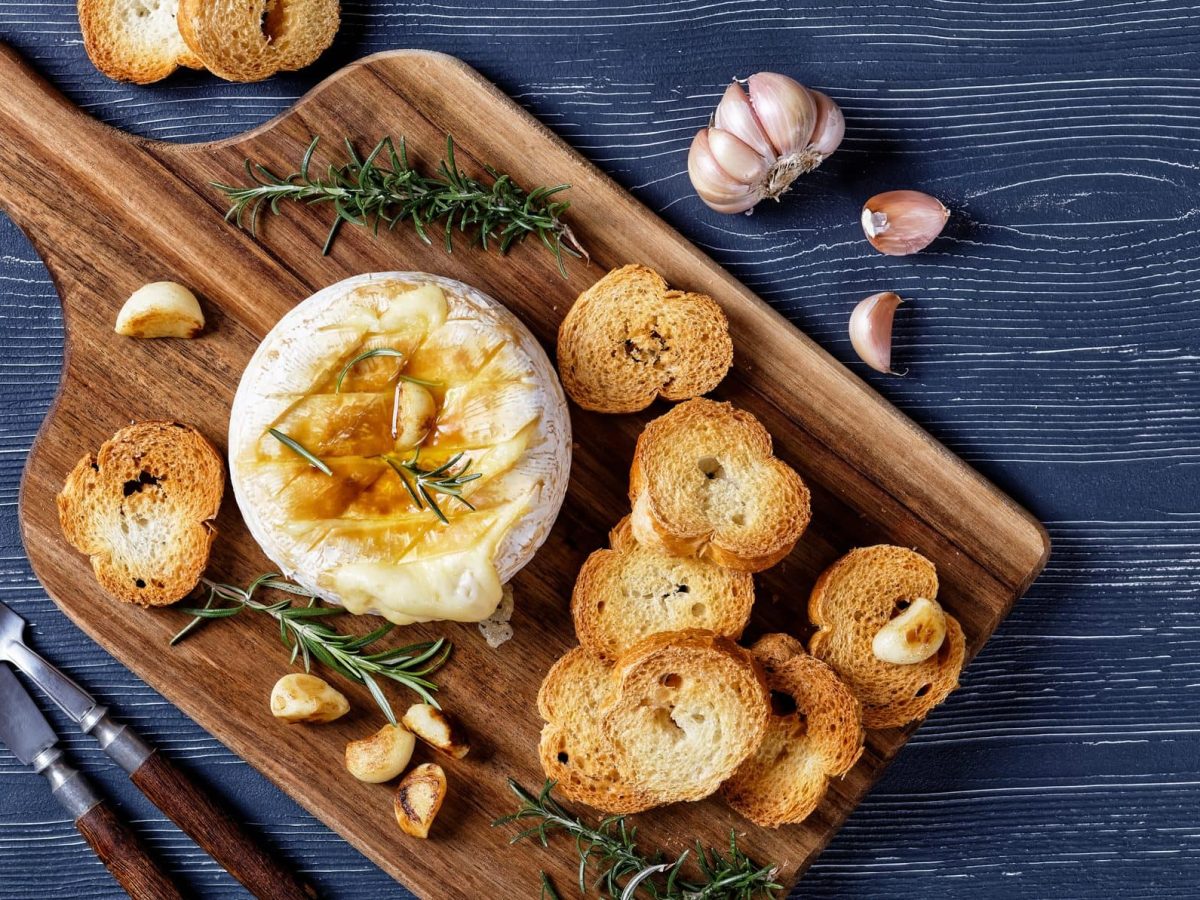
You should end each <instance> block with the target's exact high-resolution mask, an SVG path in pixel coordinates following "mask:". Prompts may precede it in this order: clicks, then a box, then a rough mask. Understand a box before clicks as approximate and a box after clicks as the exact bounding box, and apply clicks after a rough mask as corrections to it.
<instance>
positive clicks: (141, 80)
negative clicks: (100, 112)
mask: <svg viewBox="0 0 1200 900" xmlns="http://www.w3.org/2000/svg"><path fill="white" fill-rule="evenodd" d="M178 8H179V0H79V29H80V31H81V32H82V33H83V46H84V49H85V50H87V55H88V56H89V57H90V58H91V60H92V64H93V65H95V67H96V68H97V69H99V70H100V71H101V72H103V73H104V74H105V75H107V76H108V77H109V78H112V79H115V80H117V81H132V82H134V83H135V84H150V83H151V82H155V81H161V80H162V79H164V78H166V77H167V76H168V75H170V74H171V73H172V72H174V71H175V70H176V69H177V68H178V67H179V66H187V67H189V68H193V69H202V68H204V64H203V63H202V62H201V61H200V60H199V58H198V57H197V56H196V55H195V54H194V53H193V52H192V51H191V49H190V48H189V47H188V45H187V44H186V43H185V42H184V40H183V37H182V35H180V33H179V25H178V24H177V21H176V16H177V14H178Z"/></svg>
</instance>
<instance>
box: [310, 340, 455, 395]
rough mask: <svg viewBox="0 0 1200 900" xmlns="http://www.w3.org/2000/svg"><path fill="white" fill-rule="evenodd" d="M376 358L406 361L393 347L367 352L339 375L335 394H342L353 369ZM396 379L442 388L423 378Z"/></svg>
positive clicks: (399, 377) (405, 377) (403, 376)
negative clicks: (388, 357) (387, 357)
mask: <svg viewBox="0 0 1200 900" xmlns="http://www.w3.org/2000/svg"><path fill="white" fill-rule="evenodd" d="M376 356H395V357H399V358H400V359H404V354H403V353H401V352H400V351H399V350H393V349H392V348H391V347H376V348H375V349H374V350H367V351H366V352H364V353H360V354H358V356H356V357H354V359H352V360H350V362H348V363H346V365H345V366H344V367H343V368H342V371H341V372H340V373H339V374H338V377H337V381H336V382H334V385H333V392H334V393H335V394H340V393H341V392H342V382H343V381H345V380H346V376H347V375H349V374H350V370H351V369H353V368H354V367H355V366H357V365H358V364H359V363H360V362H363V361H364V360H368V359H373V358H374V357H376ZM396 378H398V379H399V380H400V381H409V382H412V383H413V384H420V385H423V386H425V387H440V385H439V384H438V383H437V382H436V381H425V380H423V379H421V378H413V377H412V376H411V375H404V374H400V375H397V376H396Z"/></svg>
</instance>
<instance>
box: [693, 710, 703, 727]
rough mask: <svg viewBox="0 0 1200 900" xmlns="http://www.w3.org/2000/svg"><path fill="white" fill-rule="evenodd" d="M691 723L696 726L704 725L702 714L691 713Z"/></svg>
mask: <svg viewBox="0 0 1200 900" xmlns="http://www.w3.org/2000/svg"><path fill="white" fill-rule="evenodd" d="M692 721H693V722H695V723H696V724H697V725H703V724H704V713H692Z"/></svg>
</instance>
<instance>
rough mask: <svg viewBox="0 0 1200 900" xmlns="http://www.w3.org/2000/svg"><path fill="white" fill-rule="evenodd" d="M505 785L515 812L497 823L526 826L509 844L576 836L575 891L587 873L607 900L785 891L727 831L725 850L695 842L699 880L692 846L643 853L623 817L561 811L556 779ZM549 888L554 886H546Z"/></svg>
mask: <svg viewBox="0 0 1200 900" xmlns="http://www.w3.org/2000/svg"><path fill="white" fill-rule="evenodd" d="M508 786H509V788H510V789H511V790H512V792H513V793H514V794H515V795H516V796H517V799H518V800H519V801H520V806H519V807H518V808H517V811H516V812H514V813H512V814H510V815H507V816H504V817H502V818H500V819H497V820H496V821H495V822H493V823H492V824H493V826H495V825H508V824H513V823H516V824H518V825H522V826H524V827H523V829H522V830H521V831H520V832H518V833H517V835H516V836H515V837H513V839H512V841H511V842H510V843H514V844H515V843H516V842H517V841H520V840H522V839H523V838H532V839H534V840H537V841H538V842H540V843H541V845H542V846H543V847H548V846H549V841H550V836H551V835H552V834H554V833H555V832H563V833H565V834H568V835H570V836H571V837H572V838H574V839H575V848H576V851H577V852H578V855H579V864H578V868H579V892H580V895H581V896H584V897H586V896H588V894H589V884H588V876H589V873H590V872H591V870H592V868H593V867H594V868H595V875H594V878H593V881H592V884H591V885H590V887H592V888H595V890H596V892H597V893H598V894H599V896H600V897H603V898H609V900H632V898H634V897H649V898H652V900H753V898H759V897H764V898H773V897H775V895H776V894H777V893H778V892H779V891H782V890H783V885H781V884H779V883H778V882H777V881H776V880H775V875H776V871H777V870H776V867H775V866H760V865H759V864H758V863H756V862H754V861H753V860H752V859H750V857H748V856H747V855H746V854H745V853H743V852H742V851H741V850H740V849H739V848H738V845H737V836H736V835H734V834H733V833H732V832H731V833H730V835H729V851H728V854H726V853H724V852H722V851H721V850H717V849H715V848H710V849H707V850H706V849H704V847H703V846H701V844H700V843H699V842H697V843H696V850H695V856H696V866H697V868H698V869H699V872H700V876H701V879H702V880H699V881H692V880H689V879H688V878H687V877H686V876H685V874H684V872H683V865H684V862H685V861H686V860H687V858H688V856H689V855H690V854H691V851H686V852H684V853H683V854H681V855H680V856H679V857H678V858H676V859H675V860H669V859H665V858H664V857H663V855H662V853H656V854H654V855H653V856H650V857H647V856H645V855H644V854H643V853H642V852H641V850H640V849H639V848H638V846H637V829H636V828H635V827H633V826H631V825H629V824H628V823H627V822H626V820H625V817H624V816H608V817H606V818H604V819H602V820H600V822H599V824H597V825H595V826H592V825H588V824H587V823H586V822H584V821H583V820H582V819H580V818H579V817H577V816H575V815H572V814H571V813H569V812H568V811H567V810H565V809H564V808H563V807H562V806H561V805H560V804H559V802H558V801H557V800H555V799H554V797H553V796H552V793H553V791H554V782H553V781H547V782H546V783H545V784H544V785H543V786H542V790H541V792H540V793H539V794H537V795H534V794H533V793H531V792H530V791H527V790H526V789H525V788H523V787H521V785H519V784H517V783H516V782H515V781H513V780H512V779H511V778H510V779H509V781H508ZM548 886H549V881H548V879H547V878H546V877H545V875H543V876H542V892H543V895H546V890H547V887H548ZM549 890H550V891H551V892H553V890H554V888H553V887H552V886H550V887H549Z"/></svg>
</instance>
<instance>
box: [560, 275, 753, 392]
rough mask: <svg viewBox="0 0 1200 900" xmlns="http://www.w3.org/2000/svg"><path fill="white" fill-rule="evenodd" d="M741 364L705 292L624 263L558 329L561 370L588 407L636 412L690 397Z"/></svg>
mask: <svg viewBox="0 0 1200 900" xmlns="http://www.w3.org/2000/svg"><path fill="white" fill-rule="evenodd" d="M732 364H733V341H732V339H731V338H730V337H729V322H728V320H727V319H726V318H725V313H724V312H722V311H721V307H720V306H719V305H718V304H717V302H716V301H715V300H713V299H712V298H711V297H707V296H705V295H704V294H689V293H686V292H684V291H673V290H669V289H668V288H667V283H666V282H665V281H664V280H663V279H662V276H661V275H659V274H658V273H657V272H655V271H654V270H653V269H648V268H646V267H645V266H639V265H629V266H622V267H621V268H620V269H614V270H613V271H611V272H609V273H608V274H607V275H605V276H604V277H603V278H601V279H600V280H599V281H597V282H596V283H595V284H594V285H592V286H591V287H590V288H588V289H587V290H586V291H584V292H583V293H582V294H580V295H579V299H578V300H576V301H575V304H574V305H573V306H572V307H571V309H570V310H569V311H568V312H567V317H566V318H565V319H564V320H563V323H562V326H561V327H560V328H559V330H558V370H559V375H560V376H561V377H562V383H563V387H564V388H566V391H567V394H568V395H569V396H570V397H571V399H572V400H574V401H575V402H576V403H578V404H579V405H580V406H582V407H583V408H584V409H590V410H594V411H596V412H605V413H628V412H637V411H638V410H639V409H645V408H646V407H647V406H649V405H650V404H651V403H653V402H654V400H655V398H657V397H665V398H666V399H667V400H687V399H688V398H690V397H698V396H700V395H701V394H706V393H708V392H709V391H711V390H712V389H713V388H715V387H716V386H717V385H718V384H720V382H721V379H722V378H724V377H725V374H726V373H727V372H728V371H729V367H730V366H731V365H732Z"/></svg>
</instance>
